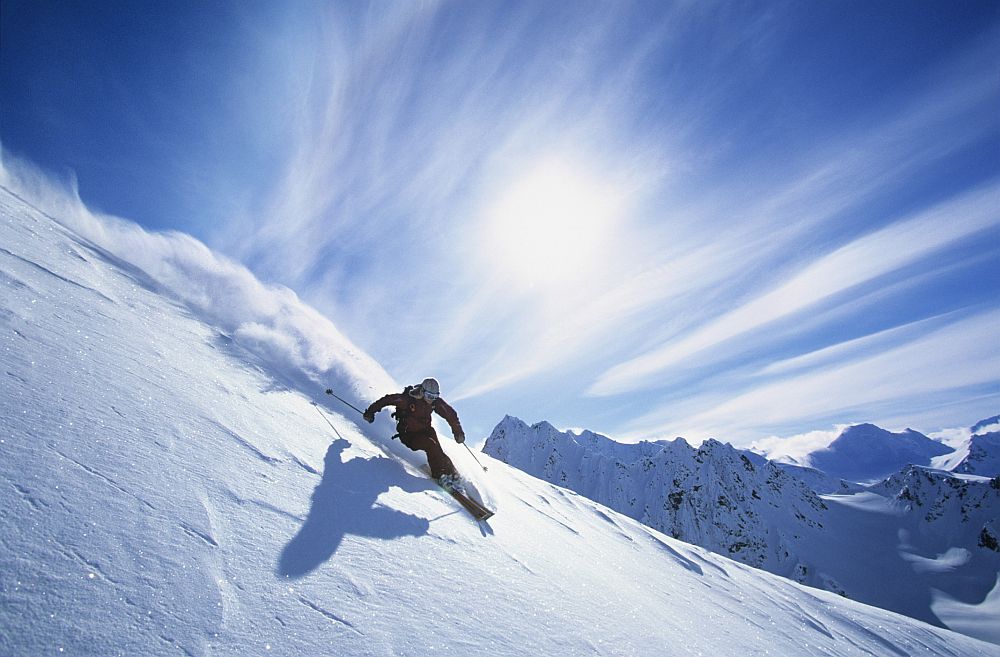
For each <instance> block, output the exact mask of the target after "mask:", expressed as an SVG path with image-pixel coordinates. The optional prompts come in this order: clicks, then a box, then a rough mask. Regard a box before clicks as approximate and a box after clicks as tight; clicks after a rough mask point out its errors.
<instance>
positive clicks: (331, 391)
mask: <svg viewBox="0 0 1000 657" xmlns="http://www.w3.org/2000/svg"><path fill="white" fill-rule="evenodd" d="M326 394H328V395H330V396H331V397H333V398H334V399H339V400H340V401H342V402H344V403H345V404H347V405H348V406H350V407H351V408H353V409H354V410H356V411H357V412H358V413H361V414H362V415H364V414H365V412H364V411H363V410H361V409H360V408H358V407H357V406H355V405H354V404H352V403H351V402H349V401H347V400H346V399H342V398H341V397H338V396H337V395H335V394H333V390H330V389H329V388H327V389H326Z"/></svg>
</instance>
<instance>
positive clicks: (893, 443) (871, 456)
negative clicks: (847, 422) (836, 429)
mask: <svg viewBox="0 0 1000 657" xmlns="http://www.w3.org/2000/svg"><path fill="white" fill-rule="evenodd" d="M952 451H953V450H952V449H951V448H950V447H947V446H946V445H943V444H941V443H939V442H938V441H936V440H933V439H931V438H928V437H927V436H925V435H924V434H922V433H920V432H919V431H914V430H913V429H907V430H906V431H903V432H901V433H892V432H891V431H886V430H885V429H882V428H879V427H877V426H875V425H874V424H858V425H854V426H852V427H848V428H847V429H845V430H844V431H843V432H841V434H840V435H839V436H837V438H836V439H835V440H834V441H833V442H832V443H830V446H829V447H827V448H825V449H821V450H818V451H815V452H813V453H812V454H811V455H810V456H809V465H811V466H812V467H814V468H816V469H817V470H820V471H821V472H825V473H826V474H828V475H830V476H832V477H839V478H841V479H847V480H848V481H858V482H870V481H874V480H877V479H884V478H885V477H888V476H889V475H891V474H892V473H894V472H898V471H899V469H900V468H902V467H904V466H906V465H911V464H916V465H930V464H931V459H933V458H934V457H936V456H942V455H944V454H948V453H950V452H952Z"/></svg>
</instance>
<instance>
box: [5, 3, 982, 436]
mask: <svg viewBox="0 0 1000 657" xmlns="http://www.w3.org/2000/svg"><path fill="white" fill-rule="evenodd" d="M2 30H3V31H2V41H0V49H2V57H0V84H2V100H0V139H2V144H3V148H4V150H5V151H7V152H9V153H11V154H14V155H16V156H18V157H22V158H25V159H28V160H30V161H32V162H34V163H36V164H37V165H39V166H41V167H43V168H45V169H47V170H49V171H50V172H52V173H53V174H54V175H55V176H57V177H60V178H63V179H65V180H75V184H76V185H78V189H79V193H80V196H81V197H82V199H83V200H84V201H85V202H86V203H88V204H89V205H91V206H93V207H95V208H98V209H100V210H103V211H106V212H109V213H113V214H116V215H119V216H123V217H126V218H128V219H131V220H133V221H136V222H138V223H139V224H141V225H143V226H146V227H148V228H151V229H155V230H180V231H184V232H187V233H190V234H192V235H194V236H195V237H197V238H199V239H200V240H202V241H204V242H205V243H206V244H208V245H209V246H210V247H211V248H213V249H215V250H216V251H219V252H221V253H223V254H226V255H228V256H230V257H232V258H234V259H236V260H238V261H240V262H242V263H244V264H245V265H247V266H248V267H249V268H250V269H251V270H252V271H253V272H254V273H255V274H256V275H257V276H258V277H259V278H261V279H262V280H264V281H268V282H274V283H279V284H283V285H286V286H288V287H290V288H292V289H293V290H295V291H296V292H297V293H298V294H299V295H300V296H301V297H302V298H303V299H305V300H306V301H307V302H308V303H310V304H311V305H313V306H315V307H316V308H318V309H319V310H320V311H322V312H323V313H324V314H325V315H327V316H328V317H330V319H332V320H333V322H334V323H335V324H336V325H337V326H338V327H339V328H340V329H341V330H342V331H343V332H344V333H346V334H347V335H348V336H349V337H350V338H351V339H352V340H353V341H354V342H356V343H357V344H358V345H359V346H360V347H362V348H363V349H365V350H366V351H367V352H368V353H370V354H371V355H372V356H373V357H374V358H375V359H376V360H378V361H379V362H381V363H382V364H383V365H384V366H385V367H386V368H387V369H388V370H389V372H390V373H391V374H392V375H393V376H394V377H396V378H397V379H398V380H400V381H418V380H420V378H422V377H423V376H426V375H435V376H437V377H438V378H439V379H440V380H441V382H442V384H443V388H444V392H445V396H446V397H448V398H449V399H450V400H451V401H452V402H453V403H454V404H455V405H456V406H457V407H458V409H459V412H460V414H461V415H462V417H463V420H464V421H465V423H466V424H467V425H468V427H469V430H470V434H473V435H476V436H483V435H486V434H487V433H488V432H489V431H490V430H491V428H492V426H493V425H494V424H495V423H496V422H497V421H499V420H500V419H501V418H502V417H503V415H504V414H507V413H509V414H511V415H517V416H519V417H521V418H523V419H525V420H527V421H538V420H542V419H547V420H549V421H551V422H552V423H553V424H555V425H557V426H561V427H586V428H591V429H594V430H596V431H600V432H603V433H607V434H608V435H612V436H615V437H617V438H621V439H638V438H661V437H667V438H670V437H674V436H677V435H684V436H685V437H688V438H690V439H692V440H700V439H703V438H705V437H709V436H713V437H717V438H720V439H723V440H729V441H732V442H734V444H748V443H749V442H750V441H752V440H755V439H760V438H763V437H767V436H772V435H777V436H790V435H793V434H798V433H804V432H807V431H810V430H816V429H826V428H830V427H832V426H834V425H837V424H841V423H848V422H861V421H873V422H877V423H881V424H883V425H884V426H887V427H889V428H897V427H901V426H905V425H909V426H913V427H915V428H917V429H920V430H924V431H935V430H937V429H940V428H944V427H953V426H959V425H967V424H971V423H973V422H975V421H976V420H979V419H981V418H983V417H986V416H989V415H994V414H996V413H997V412H1000V347H998V344H1000V340H998V330H997V328H996V327H997V326H1000V111H998V109H1000V74H998V73H997V71H998V70H1000V68H998V63H1000V9H998V6H997V5H996V3H995V2H962V3H943V2H942V3H932V2H909V1H908V2H875V3H873V2H808V3H804V2H740V3H737V2H722V3H713V2H676V3H671V2H648V3H625V2H616V3H611V2H595V3H586V2H573V3H543V2H525V3H520V2H504V3H499V2H443V3H437V2H377V3H362V2H341V3H313V2H306V1H297V2H286V3H271V2H258V1H253V2H216V3H205V2H187V1H182V2H174V3H154V2H131V3H127V2H102V3H96V4H95V3H84V2H40V1H32V2H22V1H20V0H4V3H3V5H2Z"/></svg>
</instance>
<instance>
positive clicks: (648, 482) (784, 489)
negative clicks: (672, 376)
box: [483, 417, 826, 576]
mask: <svg viewBox="0 0 1000 657" xmlns="http://www.w3.org/2000/svg"><path fill="white" fill-rule="evenodd" d="M483 451H484V452H486V453H487V454H489V455H491V456H493V457H494V458H497V459H499V460H502V461H504V462H505V463H509V464H510V465H513V466H514V467H517V468H519V469H522V470H525V471H526V472H529V473H532V474H536V475H537V476H539V477H540V478H542V479H544V480H546V481H550V482H552V483H556V484H559V485H560V486H565V487H567V488H570V489H571V490H574V491H576V492H578V493H580V494H581V495H584V496H585V497H588V498H590V499H593V500H597V501H599V502H601V503H602V504H606V505H607V506H609V507H611V508H612V509H615V510H616V511H618V512H620V513H624V514H625V515H627V516H629V517H632V518H634V519H636V520H638V521H640V522H642V523H643V524H646V525H648V526H650V527H653V528H654V529H657V530H659V531H662V532H663V533H665V534H667V535H669V536H673V537H674V538H678V539H680V540H683V541H687V542H689V543H694V544H696V545H701V546H702V547H706V548H708V549H710V550H712V551H713V552H718V553H719V554H723V555H725V556H728V557H731V558H733V559H736V560H738V561H741V562H743V563H745V564H748V565H751V566H754V567H757V568H764V569H765V570H768V571H771V572H774V573H779V574H782V575H788V576H794V574H795V573H804V572H807V571H808V570H809V569H808V567H807V565H806V564H803V563H800V561H799V556H798V554H799V552H800V551H799V550H798V549H797V548H796V547H795V542H796V540H797V538H798V537H799V536H801V535H802V534H803V533H805V532H809V531H811V530H813V529H816V528H818V527H821V526H822V523H823V516H824V511H825V510H826V506H825V504H824V503H823V501H822V500H820V498H819V497H818V496H817V495H816V494H815V493H814V492H813V491H812V490H810V489H809V488H808V487H807V486H806V485H805V484H804V483H803V482H802V481H800V480H798V479H796V478H794V477H791V476H789V475H787V474H786V473H785V472H783V471H782V470H781V469H780V468H779V467H777V466H776V465H775V464H773V463H771V462H770V461H767V460H765V459H763V458H761V457H759V456H757V455H755V454H750V453H748V452H741V451H738V450H736V449H734V448H733V447H732V446H730V445H727V444H722V443H720V442H718V441H715V440H709V441H706V442H705V443H703V444H702V445H701V447H699V448H697V449H696V448H693V447H691V446H690V445H688V444H687V443H686V442H685V441H684V440H683V439H677V440H674V441H658V442H654V443H650V442H641V443H638V444H635V445H626V444H622V443H617V442H615V441H613V440H611V439H609V438H606V437H604V436H600V435H598V434H594V433H591V432H584V433H582V434H580V435H573V434H570V433H562V432H559V431H557V430H556V429H555V428H554V427H553V426H552V425H551V424H549V423H547V422H541V423H539V424H536V425H534V426H531V427H529V426H528V425H527V424H525V423H524V422H522V421H520V420H518V419H516V418H512V417H507V418H504V420H503V421H502V422H501V423H500V424H499V425H498V426H497V427H496V428H495V429H494V431H493V433H492V435H491V436H490V437H489V438H488V439H487V441H486V445H485V446H484V448H483Z"/></svg>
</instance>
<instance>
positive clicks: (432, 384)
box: [420, 378, 441, 401]
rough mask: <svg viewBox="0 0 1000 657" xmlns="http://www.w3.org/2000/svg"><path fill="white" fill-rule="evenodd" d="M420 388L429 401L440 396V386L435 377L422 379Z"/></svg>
mask: <svg viewBox="0 0 1000 657" xmlns="http://www.w3.org/2000/svg"><path fill="white" fill-rule="evenodd" d="M420 389H421V390H423V391H424V397H425V398H427V399H428V400H430V401H434V400H435V399H437V398H438V397H440V396H441V386H439V385H438V382H437V379H433V378H426V379H424V380H423V382H422V383H421V384H420Z"/></svg>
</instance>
